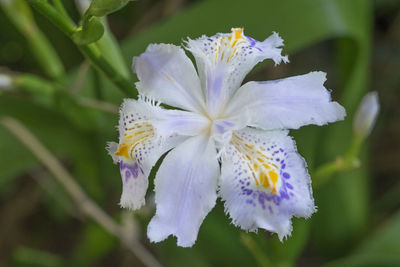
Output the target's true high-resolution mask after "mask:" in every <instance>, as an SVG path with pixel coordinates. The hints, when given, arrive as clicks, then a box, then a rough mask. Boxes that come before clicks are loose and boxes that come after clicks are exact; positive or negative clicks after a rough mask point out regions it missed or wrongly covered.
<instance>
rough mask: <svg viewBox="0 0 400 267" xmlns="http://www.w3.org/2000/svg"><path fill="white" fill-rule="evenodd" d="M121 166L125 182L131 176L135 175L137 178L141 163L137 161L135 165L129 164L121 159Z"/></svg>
mask: <svg viewBox="0 0 400 267" xmlns="http://www.w3.org/2000/svg"><path fill="white" fill-rule="evenodd" d="M119 168H120V170H121V174H122V173H123V174H124V176H125V182H127V181H128V180H129V179H130V178H131V176H133V178H135V179H136V178H137V177H138V176H139V165H138V164H137V163H136V162H135V163H134V164H133V165H129V164H127V163H125V162H123V161H121V162H120V165H119ZM141 172H142V173H143V170H141Z"/></svg>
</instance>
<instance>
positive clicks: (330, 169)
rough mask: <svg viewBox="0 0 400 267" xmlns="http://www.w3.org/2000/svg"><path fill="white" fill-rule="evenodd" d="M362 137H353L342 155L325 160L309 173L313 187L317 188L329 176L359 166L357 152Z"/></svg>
mask: <svg viewBox="0 0 400 267" xmlns="http://www.w3.org/2000/svg"><path fill="white" fill-rule="evenodd" d="M362 141H363V140H362V139H360V138H358V137H354V138H353V141H352V143H351V145H350V147H349V149H348V150H347V152H346V154H345V155H344V156H343V157H337V158H336V160H335V161H331V162H327V163H325V164H322V165H321V166H320V167H318V168H317V169H316V170H315V171H314V173H313V174H312V175H311V177H312V179H313V187H314V188H318V187H320V186H321V185H323V184H325V183H326V182H327V181H328V180H329V178H330V177H331V176H332V175H333V174H335V173H337V172H342V171H349V170H353V169H355V168H357V167H359V166H360V161H359V159H358V154H359V151H360V148H361V144H362Z"/></svg>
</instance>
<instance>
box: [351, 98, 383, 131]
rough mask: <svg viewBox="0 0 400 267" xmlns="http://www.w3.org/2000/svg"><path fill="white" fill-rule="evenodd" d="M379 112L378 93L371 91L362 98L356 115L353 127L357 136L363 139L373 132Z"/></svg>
mask: <svg viewBox="0 0 400 267" xmlns="http://www.w3.org/2000/svg"><path fill="white" fill-rule="evenodd" d="M378 113H379V101H378V93H377V92H375V91H374V92H370V93H368V94H366V95H365V96H364V97H363V98H362V99H361V103H360V105H359V107H358V109H357V111H356V115H355V116H354V122H353V129H354V133H355V135H356V136H357V137H360V138H362V139H363V138H365V137H367V136H368V135H369V134H370V133H371V131H372V128H374V125H375V122H376V118H377V116H378Z"/></svg>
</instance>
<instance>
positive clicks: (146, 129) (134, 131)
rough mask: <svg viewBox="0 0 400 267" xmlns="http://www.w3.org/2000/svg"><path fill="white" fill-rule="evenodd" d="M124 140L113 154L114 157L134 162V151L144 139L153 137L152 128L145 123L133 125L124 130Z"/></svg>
mask: <svg viewBox="0 0 400 267" xmlns="http://www.w3.org/2000/svg"><path fill="white" fill-rule="evenodd" d="M125 131H126V132H125V133H124V138H123V139H122V140H121V143H120V144H119V146H118V149H117V151H116V152H115V153H114V154H115V155H116V156H120V157H125V158H127V159H133V160H134V155H133V153H134V150H135V148H136V147H137V146H138V145H139V144H141V143H142V142H143V141H145V140H146V139H148V138H150V137H153V136H154V128H153V126H152V125H151V124H148V123H146V122H141V123H135V124H133V127H131V128H128V129H126V130H125Z"/></svg>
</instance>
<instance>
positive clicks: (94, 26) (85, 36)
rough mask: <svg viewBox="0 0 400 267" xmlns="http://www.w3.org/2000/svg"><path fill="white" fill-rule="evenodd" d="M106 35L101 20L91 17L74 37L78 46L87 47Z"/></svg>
mask: <svg viewBox="0 0 400 267" xmlns="http://www.w3.org/2000/svg"><path fill="white" fill-rule="evenodd" d="M103 34H104V27H103V24H102V23H101V21H100V19H98V18H96V17H90V18H89V19H87V20H86V19H85V20H84V23H83V25H82V26H81V27H80V28H79V29H78V31H77V32H75V33H74V34H73V35H72V39H73V40H74V42H75V43H76V44H78V45H87V44H90V43H93V42H96V41H97V40H99V39H100V38H101V37H102V36H103Z"/></svg>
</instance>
